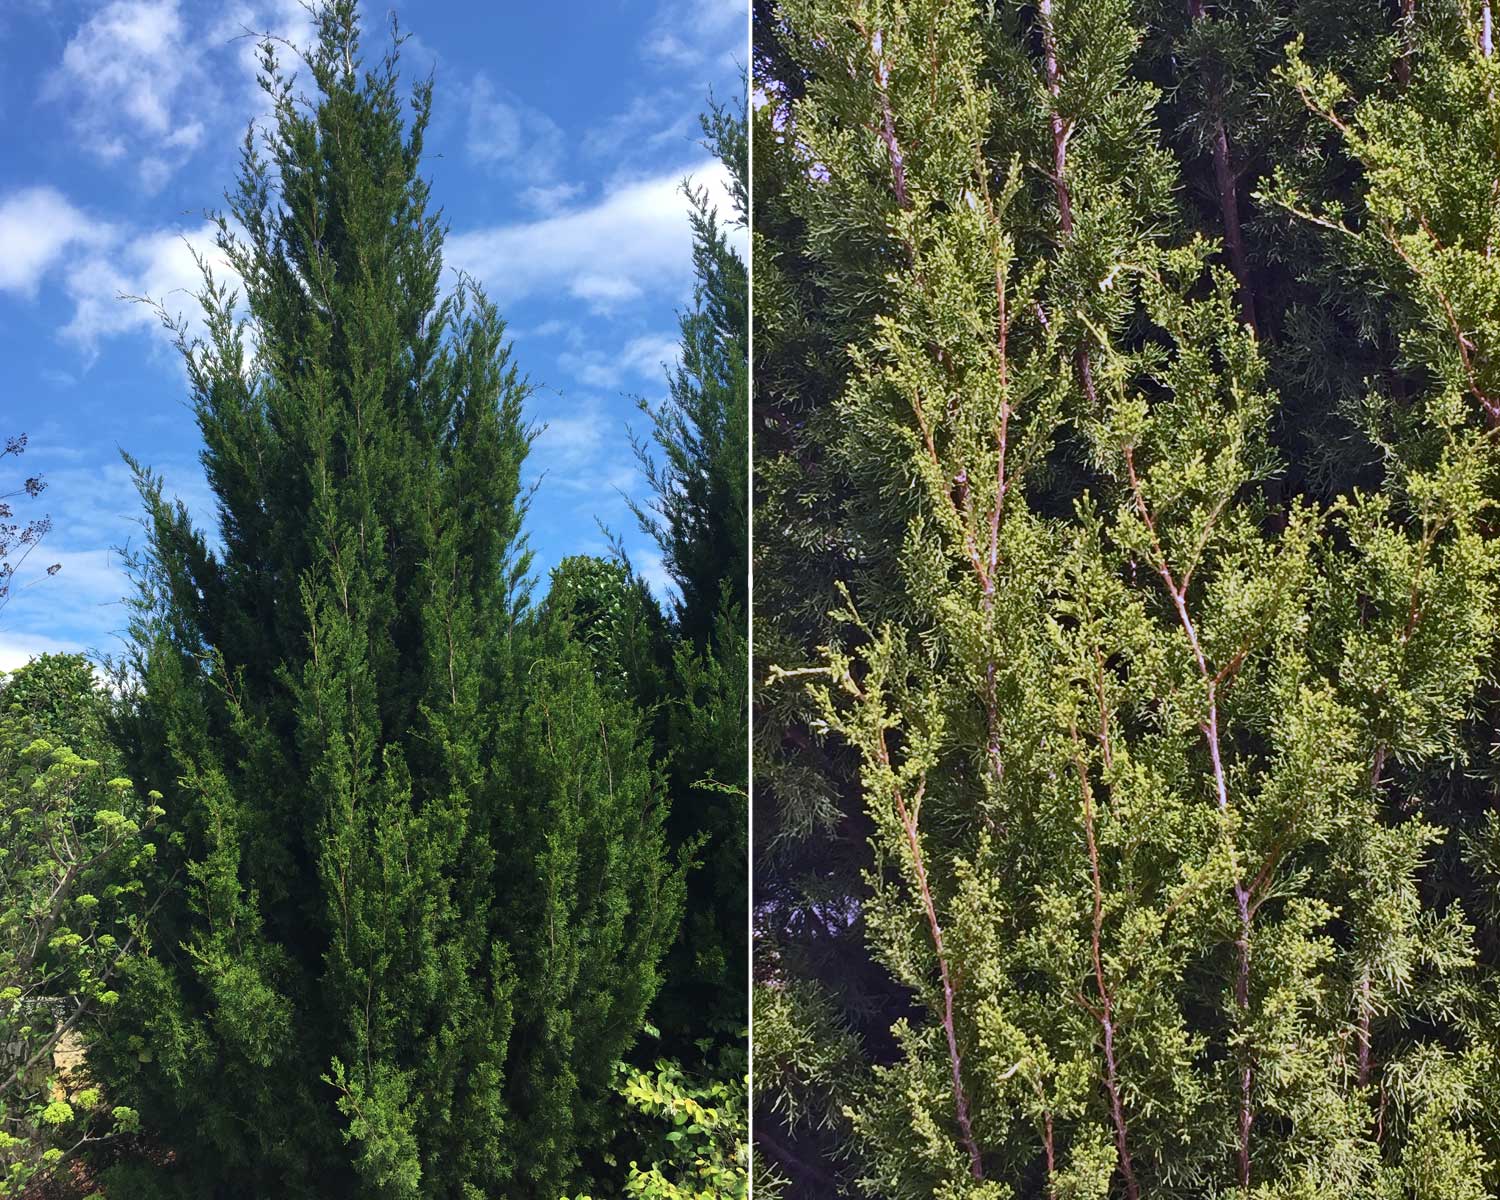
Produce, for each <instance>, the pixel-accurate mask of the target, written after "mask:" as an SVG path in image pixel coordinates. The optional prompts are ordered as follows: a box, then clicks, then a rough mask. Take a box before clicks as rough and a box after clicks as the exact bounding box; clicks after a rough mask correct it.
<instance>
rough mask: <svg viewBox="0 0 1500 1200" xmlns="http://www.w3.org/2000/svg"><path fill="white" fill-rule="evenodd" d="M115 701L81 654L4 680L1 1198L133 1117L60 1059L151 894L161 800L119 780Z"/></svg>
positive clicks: (128, 955) (0, 693) (119, 967)
mask: <svg viewBox="0 0 1500 1200" xmlns="http://www.w3.org/2000/svg"><path fill="white" fill-rule="evenodd" d="M107 709H108V698H107V696H106V695H105V694H104V692H103V691H102V689H101V688H100V686H99V683H98V681H97V680H96V678H95V676H94V671H93V668H92V666H91V665H90V664H89V663H88V662H87V661H86V660H84V659H83V658H80V657H78V656H74V655H43V656H42V657H40V658H37V659H34V660H33V661H32V662H31V663H30V664H28V665H27V666H25V667H22V668H21V669H20V670H18V671H15V672H12V673H11V674H10V675H8V676H6V677H5V678H4V680H3V683H0V1196H20V1195H23V1194H27V1192H28V1189H29V1188H35V1187H39V1186H41V1184H42V1182H43V1181H44V1179H45V1177H46V1176H47V1175H48V1174H49V1173H51V1172H53V1171H54V1170H56V1168H58V1167H59V1166H61V1165H62V1164H63V1163H65V1162H66V1161H68V1160H69V1159H70V1158H71V1157H73V1156H74V1155H75V1154H76V1153H77V1152H78V1151H79V1150H81V1149H82V1148H83V1147H85V1146H88V1145H91V1144H93V1143H96V1142H99V1141H102V1140H104V1139H106V1138H108V1137H110V1136H112V1135H113V1134H115V1133H118V1132H128V1131H130V1130H131V1129H133V1128H134V1125H135V1120H136V1114H135V1113H134V1112H133V1111H132V1110H131V1109H130V1108H128V1107H124V1106H116V1107H114V1108H113V1111H111V1106H110V1105H108V1104H107V1103H106V1102H105V1099H104V1097H103V1096H102V1095H101V1093H100V1090H99V1089H98V1088H97V1087H95V1086H93V1085H91V1084H90V1083H89V1082H88V1078H87V1069H86V1068H84V1067H80V1066H78V1065H74V1066H72V1067H71V1068H70V1069H69V1070H68V1071H67V1072H63V1071H61V1070H59V1068H58V1066H57V1063H56V1057H55V1055H56V1053H57V1051H58V1050H59V1046H60V1044H62V1045H63V1046H64V1048H71V1047H76V1046H77V1045H78V1044H79V1043H81V1042H84V1041H86V1040H87V1039H89V1038H90V1037H92V1036H93V1035H94V1033H95V1032H96V1031H97V1029H98V1028H99V1026H100V1023H101V1022H103V1021H105V1020H107V1018H108V1016H109V1014H110V1013H111V1012H112V1010H113V1009H114V1008H115V1007H116V1006H117V1005H118V1003H119V1001H120V994H119V992H118V990H117V989H118V988H119V987H120V986H121V979H122V977H123V976H124V975H125V974H126V972H127V970H128V967H129V964H130V962H131V960H132V957H133V956H134V955H136V954H137V953H138V952H139V946H140V942H141V937H142V931H143V928H144V923H145V920H146V918H147V915H148V912H149V909H150V906H151V903H152V896H151V892H150V891H149V890H148V884H147V880H148V879H149V878H150V876H151V874H152V864H153V861H154V858H155V855H156V851H157V842H156V840H155V834H154V832H153V830H154V827H155V826H156V824H157V822H158V819H159V818H160V817H161V816H162V815H163V810H162V808H161V806H160V805H159V804H157V803H156V801H158V800H160V799H161V797H160V795H159V794H158V793H151V794H149V795H142V794H141V793H139V792H138V791H137V790H136V789H135V788H134V787H133V786H132V784H131V783H130V781H129V780H128V779H124V778H121V777H120V775H119V769H120V765H119V762H118V757H117V755H115V753H114V752H113V750H112V748H111V747H110V746H109V744H108V742H107V740H106V739H105V737H104V719H105V716H106V714H107ZM80 751H82V753H80ZM65 1039H66V1040H65Z"/></svg>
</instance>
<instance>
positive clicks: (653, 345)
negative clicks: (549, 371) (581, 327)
mask: <svg viewBox="0 0 1500 1200" xmlns="http://www.w3.org/2000/svg"><path fill="white" fill-rule="evenodd" d="M677 355H678V344H677V339H676V338H674V337H670V336H668V335H666V334H646V335H643V336H641V337H634V338H631V339H630V341H628V342H626V343H625V345H624V346H623V347H622V348H621V349H620V350H618V351H617V352H615V353H607V352H606V351H603V350H599V349H597V348H595V349H587V350H565V351H563V352H562V353H561V354H559V355H558V356H557V364H558V366H560V367H562V368H563V370H565V371H567V372H568V373H569V374H571V375H572V376H573V378H574V379H576V380H578V382H580V383H582V384H585V385H586V386H588V387H594V388H601V389H618V388H620V387H622V386H623V385H624V384H625V383H626V382H627V381H629V380H631V379H649V380H654V381H659V380H660V379H661V378H662V376H663V374H664V372H665V369H666V368H667V367H668V366H669V365H670V364H672V363H674V362H676V361H677Z"/></svg>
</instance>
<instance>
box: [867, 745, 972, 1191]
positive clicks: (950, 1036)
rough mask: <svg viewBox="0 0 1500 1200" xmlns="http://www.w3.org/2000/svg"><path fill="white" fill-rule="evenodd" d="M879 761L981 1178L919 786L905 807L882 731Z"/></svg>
mask: <svg viewBox="0 0 1500 1200" xmlns="http://www.w3.org/2000/svg"><path fill="white" fill-rule="evenodd" d="M877 752H878V754H879V757H880V764H881V766H883V767H884V768H885V769H886V770H887V771H890V772H891V779H892V783H891V792H892V795H893V796H894V797H895V800H896V817H897V819H898V820H899V821H900V822H901V828H902V830H903V831H904V832H905V834H906V845H907V850H908V851H909V852H910V854H911V860H912V870H913V873H914V874H915V875H916V879H917V891H918V893H919V895H920V896H921V899H922V908H923V911H924V912H925V913H926V916H927V930H928V933H929V934H930V935H931V936H932V947H933V952H934V954H935V955H936V956H937V966H938V979H939V982H940V983H941V984H942V988H943V1033H944V1035H945V1036H946V1038H947V1041H948V1064H949V1067H950V1068H951V1070H952V1075H953V1108H954V1114H955V1116H956V1117H957V1119H958V1131H959V1137H960V1139H961V1140H962V1141H963V1144H964V1149H965V1150H966V1151H968V1155H969V1172H970V1174H972V1175H973V1176H974V1178H975V1179H980V1180H982V1179H983V1178H984V1163H983V1161H982V1159H981V1158H980V1155H979V1143H978V1142H977V1141H975V1139H974V1124H973V1121H972V1120H971V1118H970V1116H969V1097H968V1094H967V1093H966V1092H965V1091H964V1081H963V1060H962V1058H961V1057H960V1055H959V1052H958V1032H957V1027H956V1025H955V1022H954V1016H953V1009H954V996H955V995H956V991H955V988H954V986H953V976H952V973H951V972H950V971H949V969H948V956H947V953H946V952H945V951H944V949H943V928H942V925H941V924H940V923H939V921H938V915H937V906H936V905H935V904H934V903H933V899H932V889H931V887H930V886H929V885H928V882H927V866H926V861H925V859H924V857H923V855H922V842H921V839H920V838H919V837H918V836H917V817H916V809H917V808H919V807H920V806H921V800H922V789H923V788H925V787H926V784H925V782H924V783H923V784H921V785H919V787H918V789H917V794H916V795H915V796H914V797H913V806H912V807H908V805H907V803H906V798H905V796H904V795H903V794H902V792H901V788H900V786H899V785H897V784H896V783H895V772H894V770H892V768H891V756H890V751H889V750H888V749H887V748H886V744H885V731H884V730H883V729H882V730H881V732H880V736H879V740H878V742H877Z"/></svg>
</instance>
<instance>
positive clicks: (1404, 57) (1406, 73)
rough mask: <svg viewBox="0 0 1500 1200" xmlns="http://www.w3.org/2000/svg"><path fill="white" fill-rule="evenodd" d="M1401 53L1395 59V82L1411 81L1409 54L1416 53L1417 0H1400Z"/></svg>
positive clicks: (1405, 83)
mask: <svg viewBox="0 0 1500 1200" xmlns="http://www.w3.org/2000/svg"><path fill="white" fill-rule="evenodd" d="M1400 25H1401V55H1400V57H1398V58H1397V59H1396V82H1397V83H1399V84H1400V85H1401V86H1402V87H1405V86H1406V85H1407V84H1409V83H1410V82H1411V56H1412V55H1413V54H1415V53H1416V28H1417V0H1401V19H1400Z"/></svg>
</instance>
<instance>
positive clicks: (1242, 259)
mask: <svg viewBox="0 0 1500 1200" xmlns="http://www.w3.org/2000/svg"><path fill="white" fill-rule="evenodd" d="M1188 16H1189V17H1190V18H1191V20H1192V21H1193V22H1194V24H1196V23H1197V22H1199V21H1201V20H1203V16H1204V13H1203V0H1188ZM1213 134H1214V136H1213V157H1214V186H1215V188H1216V189H1217V191H1218V195H1219V216H1220V219H1221V220H1222V221H1223V223H1224V248H1225V249H1226V250H1227V251H1228V252H1229V269H1230V270H1231V271H1233V272H1234V278H1235V281H1236V282H1237V283H1238V284H1239V298H1240V318H1241V319H1242V320H1243V321H1244V322H1245V324H1246V325H1248V326H1250V328H1251V329H1256V328H1257V326H1256V323H1255V293H1254V291H1253V290H1252V289H1251V285H1250V263H1249V259H1248V258H1247V257H1246V255H1245V238H1244V233H1243V231H1242V229H1241V226H1240V200H1239V188H1238V185H1237V182H1236V178H1235V173H1234V164H1233V163H1232V161H1231V157H1230V152H1229V132H1228V130H1227V129H1226V128H1225V126H1224V118H1223V116H1222V115H1221V114H1220V113H1219V112H1218V111H1217V106H1216V110H1215V112H1214V117H1213Z"/></svg>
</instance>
